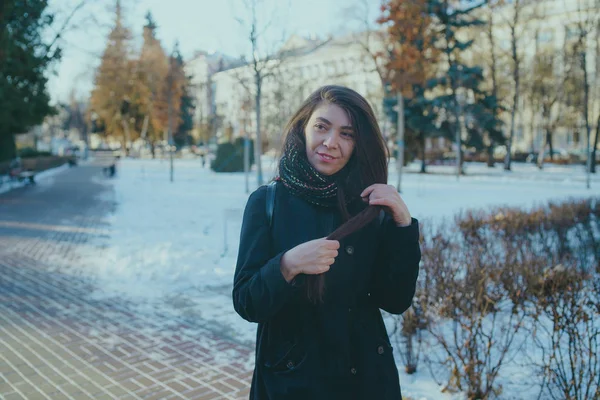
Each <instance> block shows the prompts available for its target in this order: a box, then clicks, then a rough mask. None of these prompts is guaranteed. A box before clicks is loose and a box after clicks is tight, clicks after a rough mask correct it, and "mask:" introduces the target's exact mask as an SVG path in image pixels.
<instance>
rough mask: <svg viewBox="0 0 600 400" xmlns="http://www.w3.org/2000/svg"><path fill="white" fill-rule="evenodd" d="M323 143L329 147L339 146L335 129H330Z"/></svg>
mask: <svg viewBox="0 0 600 400" xmlns="http://www.w3.org/2000/svg"><path fill="white" fill-rule="evenodd" d="M323 145H325V147H327V148H332V147H335V146H337V138H336V135H335V132H334V131H330V132H329V133H328V134H327V137H326V138H325V140H324V141H323Z"/></svg>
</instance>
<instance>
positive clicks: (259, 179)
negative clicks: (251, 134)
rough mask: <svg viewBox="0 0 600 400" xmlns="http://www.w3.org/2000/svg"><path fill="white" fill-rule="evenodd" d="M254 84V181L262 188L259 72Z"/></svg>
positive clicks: (260, 82) (260, 87)
mask: <svg viewBox="0 0 600 400" xmlns="http://www.w3.org/2000/svg"><path fill="white" fill-rule="evenodd" d="M255 83H256V97H255V105H256V143H254V158H255V162H256V180H257V183H258V186H262V184H263V175H262V165H261V164H262V163H261V162H260V156H261V154H262V137H261V131H260V97H261V90H262V79H261V76H260V73H259V72H256V76H255Z"/></svg>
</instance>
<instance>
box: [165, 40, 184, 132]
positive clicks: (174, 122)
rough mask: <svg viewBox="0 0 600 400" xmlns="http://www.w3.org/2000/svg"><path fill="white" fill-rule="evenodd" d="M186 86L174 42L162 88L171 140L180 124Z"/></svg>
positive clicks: (179, 56)
mask: <svg viewBox="0 0 600 400" xmlns="http://www.w3.org/2000/svg"><path fill="white" fill-rule="evenodd" d="M186 84H187V78H186V76H185V71H184V69H183V59H182V57H181V53H180V52H179V42H176V43H175V47H174V48H173V52H172V53H171V55H170V56H169V70H168V73H167V77H166V85H165V87H164V90H165V98H166V99H167V107H168V109H167V112H168V115H167V120H168V125H169V126H168V128H169V130H170V132H171V135H172V136H173V139H175V136H176V135H177V132H178V130H179V127H180V125H181V123H182V118H181V110H182V98H183V96H184V89H185V86H186Z"/></svg>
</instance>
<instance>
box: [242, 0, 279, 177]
mask: <svg viewBox="0 0 600 400" xmlns="http://www.w3.org/2000/svg"><path fill="white" fill-rule="evenodd" d="M260 2H261V0H244V5H245V6H246V10H247V11H248V13H249V14H250V21H244V20H243V19H241V18H238V22H239V23H240V24H241V25H242V26H246V27H247V29H248V31H249V32H248V39H249V41H250V45H251V51H252V55H251V57H252V58H251V60H250V63H249V66H250V68H251V70H252V90H251V92H252V93H253V95H254V111H255V118H256V142H255V143H254V158H255V160H256V180H257V184H258V186H260V185H262V184H263V173H262V165H261V155H262V130H261V111H262V110H261V101H262V96H263V93H262V91H263V84H264V82H265V79H266V77H267V76H269V75H270V74H272V72H273V69H274V68H275V67H276V66H278V65H279V64H280V63H281V60H282V56H281V54H277V53H276V52H269V53H268V54H265V55H261V51H260V50H261V49H260V47H261V46H260V44H259V41H260V40H261V39H262V37H263V35H264V34H265V32H266V31H267V30H268V29H269V28H270V26H271V24H272V21H273V20H270V21H268V22H267V23H266V24H264V25H263V24H261V23H260V22H259V20H258V15H257V14H258V8H259V3H260ZM245 85H246V86H245V87H246V88H247V89H248V90H250V89H249V86H248V85H247V83H245Z"/></svg>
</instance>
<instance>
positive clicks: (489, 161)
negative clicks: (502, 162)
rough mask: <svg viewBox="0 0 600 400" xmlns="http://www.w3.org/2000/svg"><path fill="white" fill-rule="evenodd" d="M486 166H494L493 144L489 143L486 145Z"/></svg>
mask: <svg viewBox="0 0 600 400" xmlns="http://www.w3.org/2000/svg"><path fill="white" fill-rule="evenodd" d="M487 156H488V159H487V166H488V167H489V168H494V146H492V145H491V144H490V145H489V146H488V147H487Z"/></svg>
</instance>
